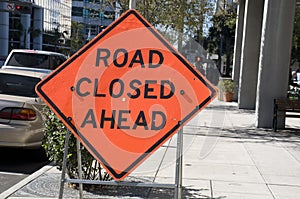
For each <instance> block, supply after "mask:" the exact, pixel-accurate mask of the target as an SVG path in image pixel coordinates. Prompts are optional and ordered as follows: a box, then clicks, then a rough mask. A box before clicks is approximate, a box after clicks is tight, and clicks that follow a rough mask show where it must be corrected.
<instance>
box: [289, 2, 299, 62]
mask: <svg viewBox="0 0 300 199" xmlns="http://www.w3.org/2000/svg"><path fill="white" fill-rule="evenodd" d="M299 35H300V5H298V4H297V5H296V10H295V20H294V33H293V43H292V53H291V63H292V64H293V63H294V62H297V61H298V62H299V61H300V36H299Z"/></svg>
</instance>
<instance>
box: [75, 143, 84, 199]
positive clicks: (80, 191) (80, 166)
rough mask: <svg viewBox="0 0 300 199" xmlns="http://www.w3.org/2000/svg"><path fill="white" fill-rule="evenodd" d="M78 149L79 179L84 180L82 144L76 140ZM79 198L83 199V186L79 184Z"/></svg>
mask: <svg viewBox="0 0 300 199" xmlns="http://www.w3.org/2000/svg"><path fill="white" fill-rule="evenodd" d="M76 148H77V163H78V175H79V179H80V180H82V164H81V150H80V142H79V140H78V139H76ZM79 197H80V199H82V198H83V185H82V183H79Z"/></svg>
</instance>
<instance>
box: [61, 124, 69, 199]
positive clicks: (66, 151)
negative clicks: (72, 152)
mask: <svg viewBox="0 0 300 199" xmlns="http://www.w3.org/2000/svg"><path fill="white" fill-rule="evenodd" d="M69 140H70V131H69V130H67V133H66V140H65V151H64V158H63V167H62V172H61V179H60V187H59V196H58V198H59V199H62V197H63V192H64V184H65V178H66V168H67V155H68V149H69Z"/></svg>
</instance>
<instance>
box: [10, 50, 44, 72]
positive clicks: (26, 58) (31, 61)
mask: <svg viewBox="0 0 300 199" xmlns="http://www.w3.org/2000/svg"><path fill="white" fill-rule="evenodd" d="M7 65H8V66H19V67H30V68H44V69H49V56H48V55H42V54H33V53H18V52H15V53H13V54H12V56H11V58H10V59H9V61H8V63H7Z"/></svg>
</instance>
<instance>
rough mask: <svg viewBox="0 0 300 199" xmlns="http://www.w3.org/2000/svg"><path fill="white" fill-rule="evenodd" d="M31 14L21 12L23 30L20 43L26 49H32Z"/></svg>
mask: <svg viewBox="0 0 300 199" xmlns="http://www.w3.org/2000/svg"><path fill="white" fill-rule="evenodd" d="M30 16H31V15H30V14H21V24H22V26H23V32H22V35H21V38H20V45H21V46H22V47H23V48H25V49H30V33H29V28H30Z"/></svg>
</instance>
